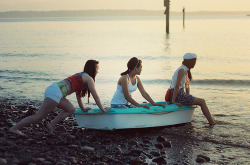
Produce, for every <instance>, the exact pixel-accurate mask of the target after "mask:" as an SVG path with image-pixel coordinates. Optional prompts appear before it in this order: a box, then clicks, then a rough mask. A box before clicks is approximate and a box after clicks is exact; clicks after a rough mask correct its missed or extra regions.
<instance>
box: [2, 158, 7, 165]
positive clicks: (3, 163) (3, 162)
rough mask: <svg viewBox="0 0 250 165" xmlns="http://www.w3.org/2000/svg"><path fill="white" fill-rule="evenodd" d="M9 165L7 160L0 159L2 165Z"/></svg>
mask: <svg viewBox="0 0 250 165" xmlns="http://www.w3.org/2000/svg"><path fill="white" fill-rule="evenodd" d="M7 163H8V162H7V160H6V159H4V158H0V164H1V165H5V164H7Z"/></svg>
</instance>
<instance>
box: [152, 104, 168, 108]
mask: <svg viewBox="0 0 250 165" xmlns="http://www.w3.org/2000/svg"><path fill="white" fill-rule="evenodd" d="M154 106H162V107H163V108H166V105H164V104H155V105H154Z"/></svg>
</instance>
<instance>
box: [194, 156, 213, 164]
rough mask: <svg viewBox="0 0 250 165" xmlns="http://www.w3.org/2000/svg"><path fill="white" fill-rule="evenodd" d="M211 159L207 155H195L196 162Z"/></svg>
mask: <svg viewBox="0 0 250 165" xmlns="http://www.w3.org/2000/svg"><path fill="white" fill-rule="evenodd" d="M210 160H211V159H210V158H209V157H207V156H204V155H197V158H196V160H195V161H196V162H197V163H204V162H209V161H210Z"/></svg>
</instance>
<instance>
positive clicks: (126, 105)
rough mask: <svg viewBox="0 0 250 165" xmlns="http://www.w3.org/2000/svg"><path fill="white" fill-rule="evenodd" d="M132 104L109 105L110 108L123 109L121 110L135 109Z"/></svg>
mask: <svg viewBox="0 0 250 165" xmlns="http://www.w3.org/2000/svg"><path fill="white" fill-rule="evenodd" d="M135 107H136V106H134V105H133V104H111V108H117V109H123V108H135Z"/></svg>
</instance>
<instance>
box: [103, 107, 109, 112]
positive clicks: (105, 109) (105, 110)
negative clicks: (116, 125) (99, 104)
mask: <svg viewBox="0 0 250 165" xmlns="http://www.w3.org/2000/svg"><path fill="white" fill-rule="evenodd" d="M110 109H111V107H106V108H104V111H103V112H108V110H110Z"/></svg>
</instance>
